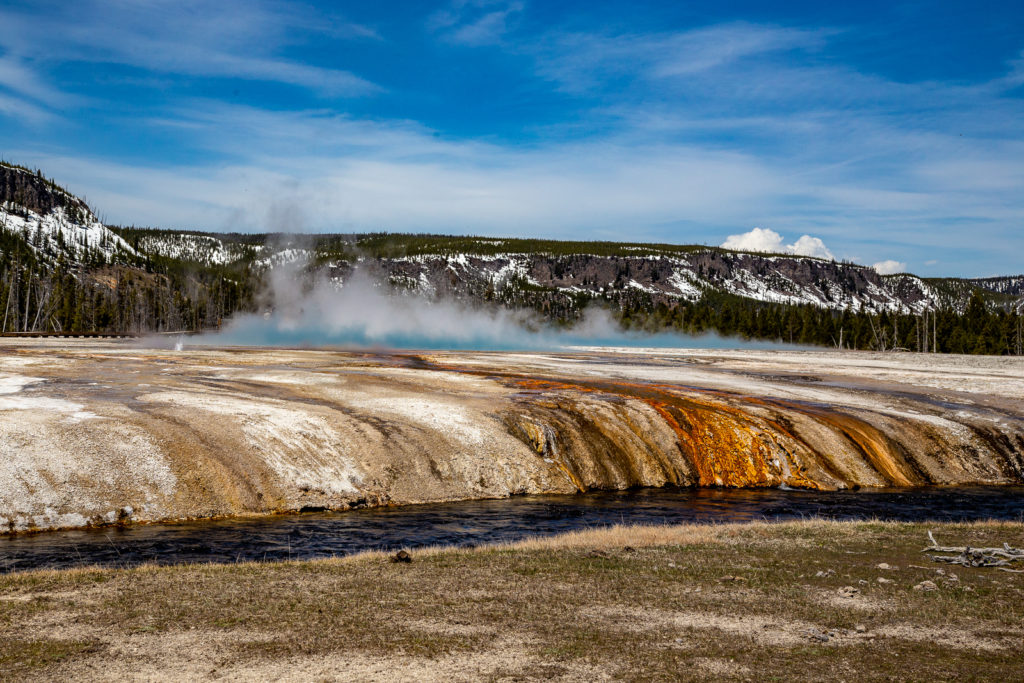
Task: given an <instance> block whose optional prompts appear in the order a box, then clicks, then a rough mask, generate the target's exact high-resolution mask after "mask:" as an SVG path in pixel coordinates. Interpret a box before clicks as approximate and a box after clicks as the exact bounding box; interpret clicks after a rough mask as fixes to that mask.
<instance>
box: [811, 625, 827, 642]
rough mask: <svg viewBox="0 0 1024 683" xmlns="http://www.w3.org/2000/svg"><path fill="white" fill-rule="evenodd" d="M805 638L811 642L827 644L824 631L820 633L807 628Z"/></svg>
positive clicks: (814, 629)
mask: <svg viewBox="0 0 1024 683" xmlns="http://www.w3.org/2000/svg"><path fill="white" fill-rule="evenodd" d="M807 636H808V637H809V638H810V639H811V640H816V641H818V642H819V643H827V642H828V633H826V632H825V631H820V630H818V629H816V628H809V629H807Z"/></svg>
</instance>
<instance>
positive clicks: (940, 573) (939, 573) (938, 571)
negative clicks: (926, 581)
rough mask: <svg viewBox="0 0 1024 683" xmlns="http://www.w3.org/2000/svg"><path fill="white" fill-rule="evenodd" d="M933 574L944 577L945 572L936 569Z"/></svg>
mask: <svg viewBox="0 0 1024 683" xmlns="http://www.w3.org/2000/svg"><path fill="white" fill-rule="evenodd" d="M935 573H936V574H938V575H939V576H945V575H946V570H945V569H936V570H935Z"/></svg>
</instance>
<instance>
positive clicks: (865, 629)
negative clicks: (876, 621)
mask: <svg viewBox="0 0 1024 683" xmlns="http://www.w3.org/2000/svg"><path fill="white" fill-rule="evenodd" d="M853 630H854V631H856V632H857V633H867V632H868V627H867V626H865V625H864V624H857V625H856V626H854V627H853Z"/></svg>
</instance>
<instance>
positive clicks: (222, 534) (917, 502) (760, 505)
mask: <svg viewBox="0 0 1024 683" xmlns="http://www.w3.org/2000/svg"><path fill="white" fill-rule="evenodd" d="M806 517H824V518H830V519H884V520H899V521H926V520H936V521H970V520H979V519H999V520H1012V521H1024V487H1016V486H1015V487H1006V488H1002V487H999V488H982V487H978V488H929V489H913V490H895V491H894V490H886V491H857V492H853V491H843V492H835V493H819V492H808V491H780V490H777V489H760V490H723V489H640V490H632V491H621V492H595V493H585V494H578V495H571V496H524V497H517V498H510V499H504V500H485V501H464V502H457V503H438V504H431V505H412V506H405V507H396V508H376V509H366V510H352V511H348V512H315V513H303V514H296V515H280V516H274V517H257V518H245V519H225V520H214V521H200V522H187V523H178V524H154V525H138V526H128V527H109V528H101V529H82V530H74V531H55V532H46V533H40V534H31V535H21V536H2V537H0V573H2V572H10V571H19V570H26V569H34V568H67V567H75V566H83V565H102V566H107V567H128V566H135V565H139V564H143V563H155V564H181V563H191V562H236V561H246V560H284V559H293V560H294V559H312V558H317V557H330V556H333V555H347V554H350V553H354V552H359V551H362V550H374V549H383V550H396V549H399V548H416V547H422V546H429V545H455V546H467V545H479V544H484V543H494V542H497V541H512V540H516V539H521V538H524V537H527V536H536V535H550V534H557V533H562V532H565V531H571V530H574V529H586V528H592V527H602V526H609V525H613V524H619V523H624V524H673V523H683V522H718V523H724V522H746V521H754V520H784V519H799V518H806Z"/></svg>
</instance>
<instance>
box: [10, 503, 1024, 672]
mask: <svg viewBox="0 0 1024 683" xmlns="http://www.w3.org/2000/svg"><path fill="white" fill-rule="evenodd" d="M928 530H933V531H934V532H935V534H936V536H937V537H938V539H939V541H940V542H941V543H943V544H949V545H963V544H968V545H972V546H979V545H999V544H1001V543H1002V542H1004V541H1006V542H1009V543H1011V544H1013V545H1017V546H1019V545H1024V525H1022V524H1014V523H981V524H969V525H954V524H928V525H923V524H892V523H838V522H820V521H809V522H798V523H784V524H743V525H722V526H692V525H691V526H675V527H624V528H613V529H601V530H593V531H587V532H581V533H575V534H570V535H567V536H560V537H555V538H548V539H541V540H532V541H527V542H523V543H519V544H516V545H510V546H494V547H486V548H477V549H473V550H451V549H447V550H446V549H433V550H426V551H417V552H413V553H412V562H411V563H394V562H391V561H390V559H389V557H388V556H386V555H382V554H364V555H359V556H354V557H349V558H341V559H332V560H323V561H314V562H282V563H272V564H236V565H203V566H178V567H164V568H159V567H143V568H139V569H131V570H109V569H99V570H91V569H87V570H70V571H40V572H30V573H22V574H12V575H7V576H3V577H0V676H2V677H4V678H6V679H18V680H25V679H44V678H45V679H66V678H76V679H100V678H102V679H111V678H114V679H163V678H167V679H178V680H180V679H206V678H209V679H228V680H243V679H244V680H253V679H285V680H333V679H338V680H342V679H344V680H350V681H351V680H431V679H438V680H447V681H452V680H532V679H552V678H554V679H562V680H603V679H611V680H620V679H621V680H679V679H682V680H689V679H693V680H700V679H739V680H759V681H760V680H785V681H801V680H823V679H828V680H849V681H852V680H897V679H898V680H932V681H934V680H949V679H968V680H978V679H982V680H985V679H997V680H1007V681H1008V680H1021V679H1024V574H1010V573H1004V572H1001V571H998V570H995V569H966V568H962V567H952V568H951V567H950V566H948V565H938V564H936V563H933V562H931V561H930V560H928V559H927V557H926V556H925V555H923V554H922V553H921V552H920V551H921V549H922V548H923V547H924V546H925V545H926V532H927V531H928ZM881 563H885V564H886V565H889V567H890V568H879V567H878V565H879V564H881ZM940 569H941V570H942V571H943V572H944V573H940V571H939V570H940ZM925 580H930V581H931V582H933V583H934V584H935V586H936V587H935V589H934V590H927V591H926V590H920V589H915V588H914V587H915V586H916V585H918V584H920V583H921V582H922V581H925Z"/></svg>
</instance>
